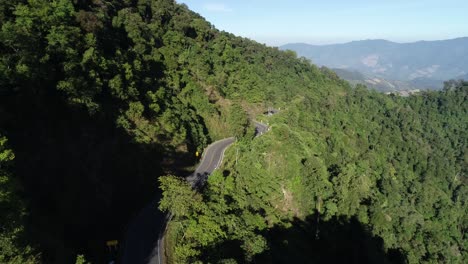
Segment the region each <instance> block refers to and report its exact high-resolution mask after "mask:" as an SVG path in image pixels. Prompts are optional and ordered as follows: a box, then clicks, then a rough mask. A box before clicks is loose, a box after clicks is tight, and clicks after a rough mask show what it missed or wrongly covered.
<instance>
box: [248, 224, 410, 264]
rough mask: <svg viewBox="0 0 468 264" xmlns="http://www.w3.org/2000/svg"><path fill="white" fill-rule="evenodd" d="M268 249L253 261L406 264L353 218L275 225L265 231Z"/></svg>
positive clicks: (401, 257) (396, 252)
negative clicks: (284, 226) (286, 225)
mask: <svg viewBox="0 0 468 264" xmlns="http://www.w3.org/2000/svg"><path fill="white" fill-rule="evenodd" d="M265 236H266V238H267V240H268V241H269V250H268V251H266V252H264V253H263V254H261V255H259V256H257V257H256V258H255V263H278V264H279V263H356V264H358V263H359V264H362V263H406V260H405V257H404V255H403V254H402V253H401V252H400V251H399V250H389V251H387V252H386V251H385V250H384V248H383V240H382V239H381V238H380V237H375V236H373V235H372V234H371V233H370V232H369V231H368V230H367V229H366V228H365V227H364V226H363V225H362V224H361V223H360V222H359V221H358V220H357V219H355V218H351V219H345V218H333V219H331V220H329V221H326V222H318V221H317V217H313V216H311V217H308V218H307V219H306V220H305V221H301V220H298V219H296V220H294V221H293V223H292V226H291V227H289V228H282V227H275V228H273V229H271V230H270V231H269V232H268V233H267V234H265Z"/></svg>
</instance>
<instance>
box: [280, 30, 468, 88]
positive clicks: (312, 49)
mask: <svg viewBox="0 0 468 264" xmlns="http://www.w3.org/2000/svg"><path fill="white" fill-rule="evenodd" d="M280 49H282V50H293V51H295V52H296V53H297V54H298V55H299V56H303V57H306V58H308V59H310V60H311V61H312V62H313V63H316V64H318V65H322V66H326V67H329V68H338V69H345V70H351V71H354V70H355V71H359V72H361V73H363V74H367V75H370V76H372V77H376V78H382V79H387V80H390V81H403V82H408V83H411V82H412V81H413V80H416V81H415V82H413V83H414V85H415V88H428V89H441V88H442V85H441V83H442V81H443V80H449V79H453V78H457V77H458V76H462V75H464V74H466V72H468V62H467V61H468V37H460V38H455V39H447V40H436V41H417V42H409V43H397V42H392V41H388V40H382V39H375V40H359V41H351V42H347V43H339V44H330V45H309V44H305V43H291V44H286V45H283V46H281V47H280ZM428 84H429V85H428Z"/></svg>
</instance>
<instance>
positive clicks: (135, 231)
mask: <svg viewBox="0 0 468 264" xmlns="http://www.w3.org/2000/svg"><path fill="white" fill-rule="evenodd" d="M253 122H254V125H255V135H256V136H260V135H262V134H263V133H265V132H267V131H268V126H267V125H265V124H262V123H260V122H257V121H253ZM234 141H235V138H233V137H230V138H225V139H222V140H219V141H216V142H214V143H212V144H211V145H209V146H208V147H207V148H206V150H205V152H204V155H203V157H202V160H201V161H200V164H199V165H198V167H197V169H196V170H195V172H194V173H193V174H192V175H190V176H189V177H187V181H188V182H189V183H190V184H191V185H192V186H193V187H199V186H202V185H203V184H204V183H205V182H206V180H207V178H208V175H210V174H211V173H212V172H213V171H214V170H216V169H217V168H218V167H219V165H221V162H222V160H223V157H224V151H225V150H226V149H227V148H228V147H229V146H230V145H231V144H232V143H234ZM160 199H161V197H155V198H154V199H153V201H151V203H150V204H148V205H147V206H146V207H145V208H143V209H142V210H141V211H140V213H139V214H138V216H137V217H136V218H135V219H133V221H132V222H131V223H130V225H129V227H128V229H127V233H126V235H125V244H124V245H123V246H124V248H123V253H122V259H121V262H120V263H123V264H127V263H128V264H140V263H141V264H147V263H149V264H162V263H163V259H162V253H161V252H162V248H163V241H164V239H163V238H164V232H165V229H166V224H167V222H168V220H169V219H168V216H167V215H166V214H164V213H162V212H161V211H159V210H158V209H157V205H158V202H159V200H160Z"/></svg>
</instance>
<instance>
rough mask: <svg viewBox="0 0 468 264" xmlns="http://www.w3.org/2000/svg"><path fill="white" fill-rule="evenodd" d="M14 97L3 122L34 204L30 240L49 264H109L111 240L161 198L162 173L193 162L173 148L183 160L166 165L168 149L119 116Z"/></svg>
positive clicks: (44, 98) (51, 99)
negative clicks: (128, 128)
mask: <svg viewBox="0 0 468 264" xmlns="http://www.w3.org/2000/svg"><path fill="white" fill-rule="evenodd" d="M57 97H58V98H57ZM7 99H8V98H7ZM7 99H5V100H3V99H2V101H1V103H2V104H3V105H2V106H5V109H11V111H10V113H9V116H6V115H3V117H2V118H3V119H2V120H0V123H2V126H4V128H5V129H6V130H7V131H8V132H9V134H8V137H9V139H10V144H11V146H12V148H13V150H14V151H15V155H16V158H15V175H16V176H17V177H18V178H19V180H20V182H21V185H22V186H23V188H24V190H23V196H24V197H25V200H26V201H27V202H28V216H27V219H26V232H27V237H28V240H29V241H28V242H29V243H31V244H33V245H36V246H38V247H39V250H40V251H41V252H42V261H43V262H44V263H73V262H74V259H75V257H76V255H77V254H85V255H86V258H87V259H88V260H91V261H92V262H93V263H105V262H106V261H108V256H107V254H108V249H107V247H106V241H107V240H119V242H120V243H121V242H122V238H123V237H124V233H125V230H126V229H127V225H128V224H129V223H130V221H131V219H133V218H134V217H135V216H136V215H137V214H138V212H139V211H140V210H141V209H142V208H144V207H145V206H146V205H147V204H148V203H149V202H150V201H152V200H153V199H154V198H155V197H158V196H160V190H159V188H158V181H157V178H158V176H160V175H163V174H165V173H166V172H173V171H175V168H178V167H179V166H180V164H181V163H184V162H185V163H190V162H192V163H194V161H192V159H193V158H191V157H190V156H188V155H187V154H186V153H179V152H177V151H176V150H173V151H172V153H171V156H172V157H177V158H174V160H176V161H177V162H176V164H175V163H174V164H172V163H171V164H164V160H163V154H167V151H168V150H167V149H163V148H162V147H161V146H158V145H147V144H139V143H137V142H135V141H134V140H133V138H132V137H131V136H129V135H128V134H127V133H125V132H124V131H123V130H122V129H118V128H116V125H115V123H114V120H115V118H114V117H110V116H103V114H100V115H94V116H90V115H89V114H88V113H87V111H86V110H85V109H80V108H74V107H70V106H69V105H68V104H67V103H66V102H64V100H62V99H61V98H60V97H59V96H58V95H57V94H55V93H53V94H51V95H41V96H36V97H33V96H25V97H18V98H16V97H15V98H11V99H9V100H7ZM109 112H111V111H109ZM169 151H170V150H169ZM154 210H157V209H156V208H155V209H154Z"/></svg>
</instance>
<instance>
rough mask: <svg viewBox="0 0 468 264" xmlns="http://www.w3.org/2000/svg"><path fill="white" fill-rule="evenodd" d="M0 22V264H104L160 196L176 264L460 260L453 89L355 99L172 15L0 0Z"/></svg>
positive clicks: (325, 74) (285, 61)
mask: <svg viewBox="0 0 468 264" xmlns="http://www.w3.org/2000/svg"><path fill="white" fill-rule="evenodd" d="M0 23H1V34H0V52H1V54H2V56H1V60H0V210H1V211H0V213H1V214H0V220H1V221H0V262H5V263H28V262H29V263H35V262H39V263H71V262H73V261H74V260H75V258H76V256H77V255H78V254H85V255H86V258H87V259H88V260H91V261H92V262H93V263H102V262H104V260H105V259H106V256H105V254H106V251H105V250H106V249H105V244H104V243H105V241H106V240H107V239H120V238H121V237H122V236H123V235H122V234H123V232H124V231H125V227H126V224H127V223H128V222H129V220H130V219H131V218H132V216H133V215H134V214H135V213H136V212H137V211H138V210H139V209H140V208H141V207H143V206H144V204H145V203H146V202H148V201H149V200H151V197H153V196H154V195H155V193H156V192H158V189H157V186H158V184H159V185H160V188H161V191H162V192H163V194H164V198H163V199H162V200H161V202H160V208H161V209H163V210H166V211H170V212H171V213H172V214H173V216H174V217H173V220H172V221H171V223H170V225H169V229H168V233H167V237H166V241H167V242H168V243H167V245H168V246H167V248H166V252H167V256H168V260H169V261H171V262H173V263H196V262H203V263H244V262H255V263H292V262H293V263H313V262H322V263H323V262H333V261H335V262H354V263H361V262H374V263H375V262H377V263H385V262H388V263H389V262H395V263H400V262H409V263H418V262H449V263H462V262H463V259H467V258H468V256H467V246H468V241H467V238H466V229H467V226H468V222H467V221H468V219H467V208H468V207H467V204H466V199H467V192H468V190H467V187H466V183H467V179H466V173H467V171H466V168H467V167H468V166H467V165H468V164H467V163H468V156H467V154H466V150H467V149H466V148H467V140H468V136H467V125H468V113H467V112H468V104H467V93H468V84H467V83H466V82H462V81H460V82H450V83H447V85H446V88H445V89H444V90H443V91H441V92H423V93H421V94H419V95H417V96H411V97H409V98H401V97H397V96H387V95H383V94H380V93H377V92H374V91H369V90H367V89H366V88H365V87H361V86H358V87H356V88H352V87H351V86H350V85H349V84H348V83H347V82H345V81H343V80H341V79H339V78H338V77H337V76H336V74H334V73H333V72H332V71H330V70H328V69H326V68H318V67H316V66H314V65H313V64H311V63H310V62H309V61H308V60H306V59H304V58H297V57H296V55H295V54H294V53H293V52H290V51H286V52H283V51H279V50H278V49H277V48H270V47H266V46H265V45H261V44H258V43H256V42H254V41H251V40H248V39H245V38H240V37H236V36H234V35H232V34H229V33H226V32H221V31H219V30H217V29H215V28H214V27H213V26H212V25H211V24H210V23H208V22H206V21H205V20H204V19H203V18H202V17H201V16H199V15H198V14H196V13H194V12H192V11H190V10H188V8H187V7H186V6H185V5H180V4H177V3H175V1H173V0H125V1H117V0H108V1H106V0H52V1H47V0H14V1H6V0H1V1H0ZM267 107H276V108H281V111H280V112H279V113H278V114H276V115H274V116H272V117H266V116H263V115H262V112H263V111H264V110H265V109H266V108H267ZM255 118H257V119H263V120H264V121H268V122H269V123H270V125H271V128H272V129H271V131H270V132H268V133H267V134H265V135H263V136H262V137H257V138H254V137H253V129H252V127H251V125H250V122H249V120H251V119H255ZM232 135H235V136H237V137H238V140H237V142H236V143H235V144H234V145H233V146H231V147H230V148H229V149H228V151H227V152H226V157H225V162H224V164H223V167H222V169H221V170H219V171H217V172H215V173H214V174H213V175H211V176H210V177H209V179H208V182H207V184H206V186H205V187H204V189H203V190H201V191H195V190H192V189H191V188H190V187H189V185H188V184H187V183H185V181H184V180H183V178H182V177H181V176H186V175H187V174H188V172H189V170H190V168H191V166H193V165H194V163H195V162H196V160H195V157H194V155H193V153H194V152H195V151H202V150H203V149H204V148H205V147H206V146H207V145H208V144H209V143H210V142H212V141H214V140H217V139H221V138H224V137H228V136H232ZM162 175H177V176H178V177H176V176H164V177H160V176H162ZM158 178H159V181H158ZM158 182H159V183H158ZM155 210H157V209H156V208H155Z"/></svg>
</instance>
